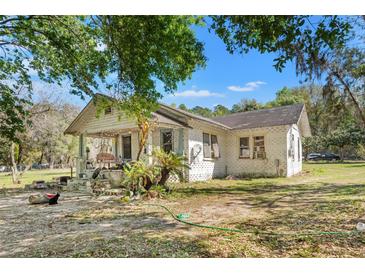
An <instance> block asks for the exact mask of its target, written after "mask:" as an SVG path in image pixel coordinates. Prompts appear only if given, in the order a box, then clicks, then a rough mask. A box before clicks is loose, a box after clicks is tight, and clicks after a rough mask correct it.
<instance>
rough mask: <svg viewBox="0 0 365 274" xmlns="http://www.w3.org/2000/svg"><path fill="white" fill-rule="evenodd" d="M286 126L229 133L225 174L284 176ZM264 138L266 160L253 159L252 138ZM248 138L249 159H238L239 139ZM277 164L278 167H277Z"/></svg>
mask: <svg viewBox="0 0 365 274" xmlns="http://www.w3.org/2000/svg"><path fill="white" fill-rule="evenodd" d="M287 131H288V126H276V127H268V128H260V129H247V130H239V131H229V132H228V133H227V142H226V151H227V162H226V164H227V173H228V174H230V175H240V174H250V173H256V174H263V175H275V176H276V175H280V176H286V173H287V149H286V148H287V145H286V143H287ZM254 136H264V142H265V152H266V159H253V145H254V144H253V137H254ZM240 137H249V138H250V139H249V147H250V158H249V159H243V158H240V157H239V138H240ZM277 164H278V165H277Z"/></svg>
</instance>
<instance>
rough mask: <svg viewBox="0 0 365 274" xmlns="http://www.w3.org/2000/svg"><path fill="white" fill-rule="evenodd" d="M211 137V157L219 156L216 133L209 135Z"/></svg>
mask: <svg viewBox="0 0 365 274" xmlns="http://www.w3.org/2000/svg"><path fill="white" fill-rule="evenodd" d="M211 138H212V150H213V155H212V157H214V158H219V157H220V154H219V145H218V138H217V135H211Z"/></svg>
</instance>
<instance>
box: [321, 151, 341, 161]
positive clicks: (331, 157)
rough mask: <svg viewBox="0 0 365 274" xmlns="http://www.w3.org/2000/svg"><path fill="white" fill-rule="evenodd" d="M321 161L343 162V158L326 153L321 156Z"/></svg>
mask: <svg viewBox="0 0 365 274" xmlns="http://www.w3.org/2000/svg"><path fill="white" fill-rule="evenodd" d="M321 160H325V161H338V160H341V157H340V156H338V155H336V154H334V153H330V152H326V153H323V154H322V155H321Z"/></svg>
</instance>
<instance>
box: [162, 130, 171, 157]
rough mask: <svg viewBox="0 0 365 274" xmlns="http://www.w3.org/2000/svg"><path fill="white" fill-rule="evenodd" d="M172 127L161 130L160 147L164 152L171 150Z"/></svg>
mask: <svg viewBox="0 0 365 274" xmlns="http://www.w3.org/2000/svg"><path fill="white" fill-rule="evenodd" d="M172 140H173V139H172V129H165V130H161V147H162V149H163V150H164V151H165V152H170V151H172Z"/></svg>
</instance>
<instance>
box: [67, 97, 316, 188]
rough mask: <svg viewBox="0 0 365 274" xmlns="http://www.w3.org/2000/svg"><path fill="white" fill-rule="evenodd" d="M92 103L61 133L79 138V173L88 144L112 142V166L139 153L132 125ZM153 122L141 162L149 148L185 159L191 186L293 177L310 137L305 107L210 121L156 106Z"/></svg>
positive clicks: (83, 166) (274, 109) (264, 111)
mask: <svg viewBox="0 0 365 274" xmlns="http://www.w3.org/2000/svg"><path fill="white" fill-rule="evenodd" d="M97 96H104V95H100V94H99V95H96V97H97ZM93 102H94V100H91V101H90V102H89V103H88V104H87V106H86V107H85V108H84V109H83V110H82V111H81V113H80V114H79V115H78V116H77V117H76V119H75V120H74V121H73V122H72V123H71V124H70V126H69V127H68V128H67V129H66V131H65V134H71V135H76V136H79V157H78V158H77V168H76V169H77V171H76V172H77V174H80V173H81V172H83V171H84V170H85V169H86V168H87V167H86V165H87V161H88V160H90V159H87V158H88V157H90V155H88V153H87V148H86V144H87V139H90V138H100V139H108V140H111V142H109V144H110V147H109V151H106V150H105V151H106V152H109V153H110V154H112V155H114V159H115V161H131V160H135V159H136V156H137V152H138V146H139V145H138V144H139V143H138V138H139V130H138V127H137V124H136V122H135V121H134V120H133V119H131V118H129V117H127V116H126V115H124V114H123V113H122V112H120V111H117V110H115V109H113V108H107V109H105V110H104V111H103V113H101V114H99V115H96V113H97V110H96V106H95V104H94V103H93ZM97 116H98V117H97ZM152 119H154V120H155V121H156V126H155V127H154V129H153V131H151V132H150V133H149V136H148V141H147V145H146V146H145V149H144V151H143V153H144V154H145V155H146V156H147V157H145V158H148V155H150V153H151V151H152V149H153V147H159V148H162V149H164V150H166V151H174V152H176V153H179V154H183V155H185V156H186V159H187V161H188V164H189V165H190V169H189V170H186V178H187V180H188V181H190V182H191V181H201V180H208V179H211V178H214V177H225V176H227V175H235V176H239V175H245V174H257V175H273V176H292V175H295V174H297V173H299V172H300V171H301V170H302V138H303V137H307V136H310V135H311V132H310V127H309V122H308V117H307V113H306V109H305V106H304V105H303V104H295V105H289V106H282V107H276V108H271V109H262V110H254V111H247V112H242V113H234V114H229V115H226V116H222V117H214V118H205V117H202V116H199V115H195V114H192V113H190V112H187V111H183V110H180V109H177V108H174V107H171V106H167V105H165V104H160V106H159V109H158V110H157V111H156V112H154V113H153V115H152ZM105 151H104V152H105Z"/></svg>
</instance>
